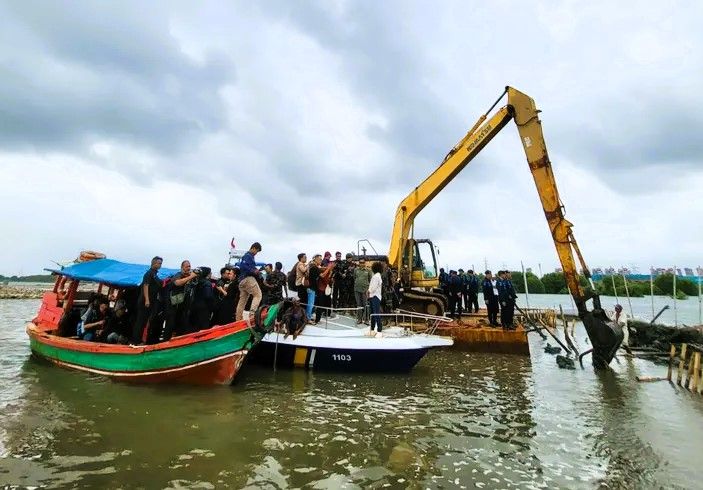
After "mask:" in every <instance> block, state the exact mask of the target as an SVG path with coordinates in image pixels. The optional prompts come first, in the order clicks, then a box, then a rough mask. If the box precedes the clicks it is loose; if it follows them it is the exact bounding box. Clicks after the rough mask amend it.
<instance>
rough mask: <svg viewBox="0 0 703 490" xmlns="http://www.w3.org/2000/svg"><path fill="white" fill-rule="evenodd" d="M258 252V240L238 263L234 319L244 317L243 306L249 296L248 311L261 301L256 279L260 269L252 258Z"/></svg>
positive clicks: (237, 319) (259, 245) (253, 309)
mask: <svg viewBox="0 0 703 490" xmlns="http://www.w3.org/2000/svg"><path fill="white" fill-rule="evenodd" d="M259 252H261V244H260V243H259V242H254V243H252V244H251V247H249V251H248V252H247V253H245V254H244V257H242V260H241V262H240V264H239V302H238V303H237V314H236V317H235V319H236V321H239V320H242V319H243V318H244V307H245V306H246V304H247V301H248V300H249V298H251V309H250V311H256V309H257V308H258V307H259V303H260V302H261V288H260V287H259V283H258V282H257V281H256V278H257V276H258V275H259V274H260V271H259V269H257V267H256V260H254V257H255V256H256V254H257V253H259Z"/></svg>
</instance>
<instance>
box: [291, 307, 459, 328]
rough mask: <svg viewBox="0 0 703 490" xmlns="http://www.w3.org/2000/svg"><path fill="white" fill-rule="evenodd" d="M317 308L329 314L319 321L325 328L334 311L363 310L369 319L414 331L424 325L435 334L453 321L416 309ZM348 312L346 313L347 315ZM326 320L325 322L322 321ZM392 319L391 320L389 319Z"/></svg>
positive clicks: (348, 314) (357, 312)
mask: <svg viewBox="0 0 703 490" xmlns="http://www.w3.org/2000/svg"><path fill="white" fill-rule="evenodd" d="M300 305H301V306H303V307H305V306H307V304H306V303H300ZM315 309H316V310H318V309H319V310H323V311H326V312H327V313H328V314H326V315H323V316H322V318H321V319H320V323H318V324H317V325H318V326H324V328H325V329H327V328H328V327H329V324H328V322H329V321H330V320H332V319H333V318H330V317H331V315H332V314H334V313H339V314H341V315H342V316H349V317H351V315H358V314H359V312H361V311H363V312H364V315H363V316H364V317H368V318H369V319H371V318H373V317H379V318H381V319H382V321H384V320H386V321H385V322H384V323H385V325H386V326H387V325H390V326H397V327H403V328H407V329H409V330H410V331H412V332H415V331H416V329H417V328H420V327H422V328H423V330H422V331H423V332H425V333H429V334H434V333H435V331H436V330H437V328H438V327H439V326H440V325H441V324H447V323H451V322H452V319H451V318H447V317H445V316H437V315H430V314H427V313H418V312H416V311H408V310H401V309H398V310H394V311H392V312H388V313H372V314H369V309H370V308H369V306H368V305H367V306H365V307H364V306H356V307H351V308H333V307H329V306H315ZM345 313H346V315H345ZM323 320H324V323H322V322H323ZM388 320H390V321H388ZM334 326H335V327H337V328H339V327H341V328H343V329H349V330H355V329H357V328H358V327H356V326H352V325H344V324H341V323H336V322H335V323H334Z"/></svg>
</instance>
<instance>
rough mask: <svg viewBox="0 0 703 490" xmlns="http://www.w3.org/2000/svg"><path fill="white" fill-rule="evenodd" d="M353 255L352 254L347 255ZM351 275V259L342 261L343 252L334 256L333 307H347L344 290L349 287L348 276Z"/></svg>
mask: <svg viewBox="0 0 703 490" xmlns="http://www.w3.org/2000/svg"><path fill="white" fill-rule="evenodd" d="M347 255H351V254H347ZM348 274H349V259H348V258H347V259H345V260H342V252H337V253H335V254H334V270H333V271H332V278H333V279H334V284H333V289H332V307H333V308H344V307H345V306H347V305H346V304H344V303H343V301H344V299H345V298H344V295H343V293H344V288H345V287H346V285H347V275H348Z"/></svg>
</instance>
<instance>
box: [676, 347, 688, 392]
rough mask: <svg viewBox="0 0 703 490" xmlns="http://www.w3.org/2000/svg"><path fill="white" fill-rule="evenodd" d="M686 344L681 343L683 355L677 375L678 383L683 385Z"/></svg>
mask: <svg viewBox="0 0 703 490" xmlns="http://www.w3.org/2000/svg"><path fill="white" fill-rule="evenodd" d="M686 347H688V346H687V345H686V344H681V357H680V360H679V370H678V374H677V375H676V384H677V385H679V386H681V380H682V379H683V366H684V364H685V363H686Z"/></svg>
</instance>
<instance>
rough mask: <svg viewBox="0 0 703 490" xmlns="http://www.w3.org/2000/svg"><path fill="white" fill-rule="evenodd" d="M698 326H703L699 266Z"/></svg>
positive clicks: (702, 298)
mask: <svg viewBox="0 0 703 490" xmlns="http://www.w3.org/2000/svg"><path fill="white" fill-rule="evenodd" d="M698 324H699V325H703V297H702V296H701V266H700V265H699V266H698Z"/></svg>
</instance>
